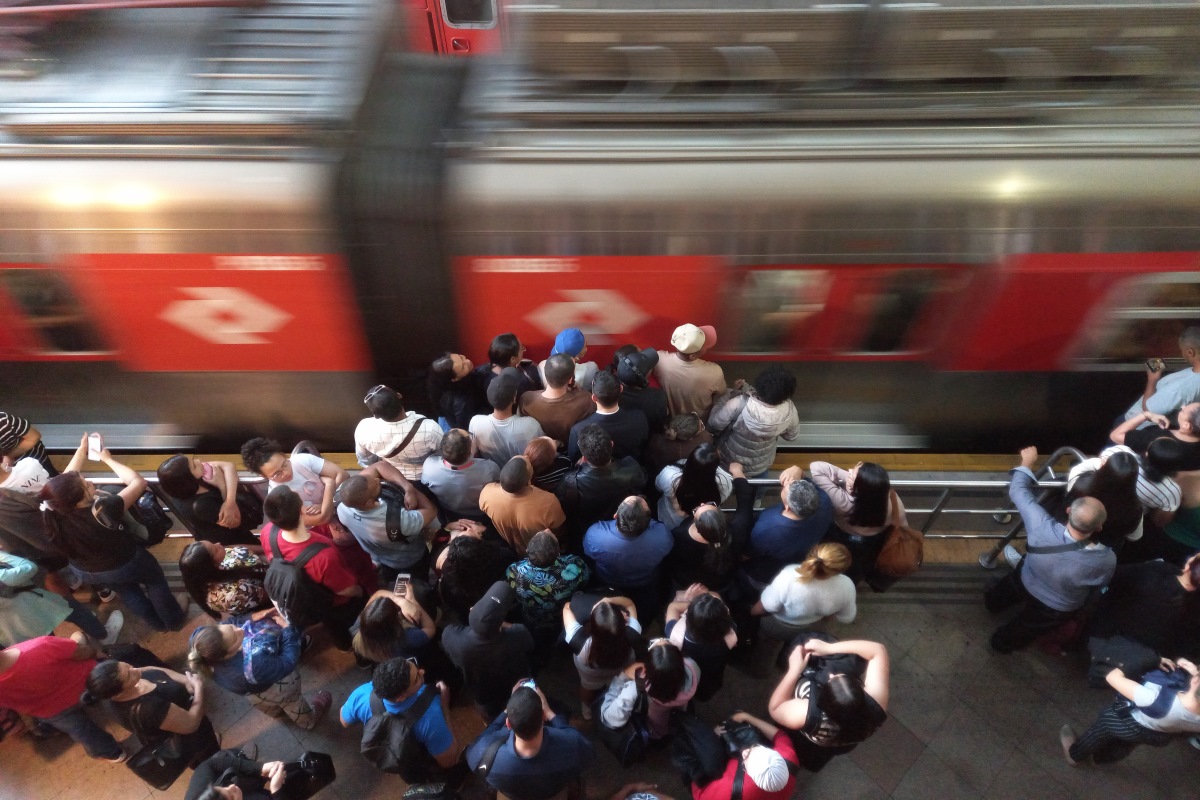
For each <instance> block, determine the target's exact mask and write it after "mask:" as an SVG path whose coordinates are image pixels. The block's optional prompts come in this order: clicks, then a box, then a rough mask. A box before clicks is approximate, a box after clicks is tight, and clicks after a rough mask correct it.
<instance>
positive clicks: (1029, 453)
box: [1021, 446, 1038, 469]
mask: <svg viewBox="0 0 1200 800" xmlns="http://www.w3.org/2000/svg"><path fill="white" fill-rule="evenodd" d="M1037 457H1038V451H1037V448H1036V447H1033V446H1030V447H1022V448H1021V466H1022V467H1026V468H1028V469H1033V465H1034V464H1036V463H1037Z"/></svg>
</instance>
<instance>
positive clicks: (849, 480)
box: [846, 461, 863, 492]
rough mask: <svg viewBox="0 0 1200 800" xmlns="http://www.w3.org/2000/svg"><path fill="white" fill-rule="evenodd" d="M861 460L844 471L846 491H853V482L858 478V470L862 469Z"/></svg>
mask: <svg viewBox="0 0 1200 800" xmlns="http://www.w3.org/2000/svg"><path fill="white" fill-rule="evenodd" d="M862 465H863V462H861V461H860V462H858V463H857V464H855V465H854V466H853V467H851V468H850V469H849V470H847V471H846V491H848V492H852V491H854V482H855V481H856V480H858V471H859V470H860V469H862Z"/></svg>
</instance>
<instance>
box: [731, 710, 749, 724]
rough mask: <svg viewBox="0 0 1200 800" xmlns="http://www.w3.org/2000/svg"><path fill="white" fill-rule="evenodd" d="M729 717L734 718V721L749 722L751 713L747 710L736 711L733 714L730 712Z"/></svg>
mask: <svg viewBox="0 0 1200 800" xmlns="http://www.w3.org/2000/svg"><path fill="white" fill-rule="evenodd" d="M729 718H730V719H731V720H733V721H734V722H749V721H750V715H749V714H747V713H746V712H745V711H736V712H734V713H733V714H730V715H729Z"/></svg>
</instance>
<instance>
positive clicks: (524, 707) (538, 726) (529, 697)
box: [504, 686, 546, 741]
mask: <svg viewBox="0 0 1200 800" xmlns="http://www.w3.org/2000/svg"><path fill="white" fill-rule="evenodd" d="M504 713H505V714H506V715H507V716H508V724H509V726H510V727H511V728H512V731H513V733H515V734H516V735H517V738H518V739H524V740H525V741H529V740H530V739H532V738H533V737H535V736H537V735H538V732H540V731H541V730H542V723H543V722H545V719H546V717H545V711H544V710H543V709H542V698H540V697H538V693H537V692H535V691H534V690H533V689H530V688H529V687H528V686H521V687H518V688H517V690H516V691H515V692H513V693H512V696H511V697H509V698H508V705H507V706H505V708H504Z"/></svg>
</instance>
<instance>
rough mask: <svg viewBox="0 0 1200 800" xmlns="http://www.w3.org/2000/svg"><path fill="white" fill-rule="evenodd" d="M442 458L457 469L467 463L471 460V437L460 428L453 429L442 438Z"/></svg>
mask: <svg viewBox="0 0 1200 800" xmlns="http://www.w3.org/2000/svg"><path fill="white" fill-rule="evenodd" d="M441 456H442V458H444V459H446V460H447V461H449V462H450V463H451V464H453V465H454V466H456V467H459V466H462V465H463V464H465V463H467V461H469V460H470V458H471V435H470V434H469V433H467V432H466V431H463V430H460V429H458V428H453V429H451V430H450V432H449V433H447V434H446V435H445V436H443V437H442V447H441Z"/></svg>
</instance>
